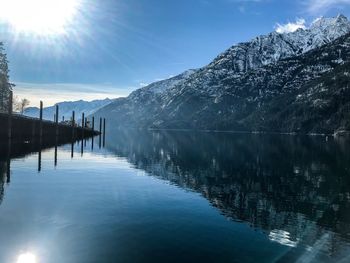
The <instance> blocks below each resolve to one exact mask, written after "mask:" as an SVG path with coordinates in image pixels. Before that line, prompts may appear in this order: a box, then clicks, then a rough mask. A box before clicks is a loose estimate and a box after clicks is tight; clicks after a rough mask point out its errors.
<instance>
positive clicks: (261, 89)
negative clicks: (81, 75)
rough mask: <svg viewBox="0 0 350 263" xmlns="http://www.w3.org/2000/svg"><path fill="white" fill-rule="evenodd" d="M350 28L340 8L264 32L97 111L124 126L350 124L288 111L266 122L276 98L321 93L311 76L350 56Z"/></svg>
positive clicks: (228, 127)
mask: <svg viewBox="0 0 350 263" xmlns="http://www.w3.org/2000/svg"><path fill="white" fill-rule="evenodd" d="M349 33H350V22H349V21H348V19H347V18H346V17H345V16H343V15H339V16H337V17H335V18H320V19H317V20H316V21H315V22H313V23H312V24H311V25H310V27H309V28H307V29H298V30H297V31H295V32H291V33H283V34H281V33H277V32H272V33H270V34H268V35H265V36H259V37H257V38H254V39H253V40H251V41H250V42H246V43H240V44H238V45H235V46H233V47H231V48H230V49H228V50H227V51H225V52H224V53H222V54H221V55H219V56H218V57H217V58H216V59H215V60H214V61H213V62H212V63H210V64H209V65H207V66H205V67H203V68H201V69H198V70H194V71H190V72H189V73H188V72H187V73H184V74H181V75H179V76H177V77H175V79H177V82H174V81H172V79H170V80H166V81H163V82H157V83H154V84H151V85H150V86H148V87H144V88H142V89H140V90H137V91H135V92H134V93H133V94H131V95H130V96H129V97H127V98H123V99H118V100H116V101H115V102H113V103H111V104H109V105H107V106H106V107H104V108H102V109H101V110H99V111H98V112H97V113H96V115H103V116H109V119H110V120H109V122H114V123H115V125H119V126H122V127H153V128H181V129H183V128H189V129H219V130H232V129H235V130H236V129H240V130H274V131H275V130H276V131H287V132H292V131H303V132H321V131H324V130H326V131H329V130H330V129H340V128H344V127H340V126H344V125H343V124H340V123H336V122H333V124H332V125H328V126H327V125H326V124H325V125H326V126H325V127H324V129H321V128H322V127H320V126H317V125H316V124H312V125H311V124H310V125H309V126H308V127H304V126H303V124H302V123H300V122H296V123H298V124H295V125H291V126H288V125H282V124H281V121H282V120H283V117H282V116H281V118H282V119H281V120H278V119H274V122H275V123H274V124H271V123H264V120H265V119H270V120H271V119H273V118H271V116H267V115H266V116H265V115H264V112H262V110H264V111H265V112H269V114H270V115H271V114H272V115H273V114H276V113H277V112H274V111H273V110H271V108H269V107H271V103H274V104H278V101H282V97H284V96H287V97H288V96H292V97H293V96H299V95H300V96H304V94H299V93H298V92H301V91H303V92H315V90H306V89H307V88H306V87H308V84H309V83H310V82H312V81H317V79H318V78H320V77H322V76H323V75H324V74H331V72H332V71H333V70H335V69H337V67H339V66H342V65H343V66H344V64H346V63H347V62H348V61H350V60H349ZM173 79H174V78H173ZM167 81H168V82H169V83H167ZM164 86H165V87H164ZM158 87H159V89H158ZM325 88H327V87H325ZM306 94H307V93H306ZM305 96H306V95H305ZM310 96H311V95H310ZM311 97H312V96H311ZM310 107H311V106H310ZM277 108H278V109H279V107H277ZM277 108H276V110H277ZM309 110H310V112H312V110H311V109H309ZM330 110H333V111H335V112H333V113H334V114H335V113H336V111H337V109H335V108H332V109H330ZM315 114H319V113H315ZM294 117H295V116H294ZM310 118H311V116H310ZM283 121H284V120H283ZM277 124H279V125H277ZM316 126H317V129H316V128H315V127H316ZM349 129H350V127H349Z"/></svg>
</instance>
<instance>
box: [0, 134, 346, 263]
mask: <svg viewBox="0 0 350 263" xmlns="http://www.w3.org/2000/svg"><path fill="white" fill-rule="evenodd" d="M94 141H95V144H96V143H97V147H96V145H95V149H94ZM105 146H106V149H105V150H103V151H102V150H101V148H102V147H103V145H101V139H99V138H95V139H94V140H92V141H91V140H88V141H84V142H78V143H72V144H71V145H67V146H63V148H64V150H65V151H67V152H69V151H71V157H72V158H75V157H79V155H83V154H84V151H89V152H90V153H91V152H93V151H94V152H95V154H99V155H102V156H103V155H109V156H117V157H123V158H126V160H127V161H128V162H129V163H130V164H132V166H133V168H136V169H139V170H142V171H145V174H146V175H150V176H152V177H156V178H158V179H161V180H164V181H165V182H169V183H171V184H173V185H176V186H178V187H180V188H183V189H185V190H187V191H190V192H196V193H200V194H201V195H202V196H203V197H205V198H206V199H207V200H208V201H209V202H210V204H211V205H212V206H213V207H215V208H216V209H217V210H218V211H219V212H220V213H221V214H222V215H223V216H225V217H226V218H228V219H230V220H232V221H234V222H236V223H237V222H238V223H243V224H248V225H249V226H250V227H251V228H253V229H255V230H257V231H262V232H263V233H264V235H266V237H268V239H269V240H270V241H271V242H275V243H278V244H281V245H283V246H286V247H290V248H291V249H290V250H288V252H287V253H285V254H284V255H283V256H282V258H278V260H276V262H296V261H298V262H313V261H312V259H315V258H316V254H317V260H318V261H320V262H321V261H324V262H331V261H332V260H334V262H347V260H349V258H348V250H349V247H350V246H349V244H350V154H349V150H348V149H349V146H350V144H349V142H348V141H347V140H345V139H333V138H328V139H326V138H324V137H299V136H284V135H251V134H230V133H204V132H202V133H200V132H179V131H176V132H175V131H161V132H160V131H135V130H133V131H130V130H129V131H122V130H117V131H109V133H108V134H107V141H106V145H105ZM12 150H13V149H12ZM79 153H80V154H79ZM77 155H78V156H77ZM13 158H16V156H14V155H13V154H11V152H8V153H7V154H6V153H1V159H0V179H1V184H0V186H1V187H0V202H1V201H2V200H3V198H4V195H5V188H6V185H8V184H11V172H10V170H11V168H10V166H11V159H13ZM53 162H54V164H55V165H58V167H59V165H60V162H59V156H57V146H56V147H55V151H54V156H53ZM38 171H39V172H40V171H41V154H38ZM204 220H205V219H204ZM204 249H205V248H204ZM320 251H322V254H321V255H319V252H320Z"/></svg>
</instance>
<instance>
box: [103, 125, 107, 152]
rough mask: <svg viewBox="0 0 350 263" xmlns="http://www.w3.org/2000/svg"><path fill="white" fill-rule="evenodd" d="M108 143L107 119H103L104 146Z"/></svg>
mask: <svg viewBox="0 0 350 263" xmlns="http://www.w3.org/2000/svg"><path fill="white" fill-rule="evenodd" d="M105 145H106V119H103V147H105Z"/></svg>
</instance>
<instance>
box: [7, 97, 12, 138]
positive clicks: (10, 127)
mask: <svg viewBox="0 0 350 263" xmlns="http://www.w3.org/2000/svg"><path fill="white" fill-rule="evenodd" d="M12 103H13V91H10V97H9V106H8V127H7V137H8V139H9V140H11V138H12V109H13V108H12V107H13V105H12Z"/></svg>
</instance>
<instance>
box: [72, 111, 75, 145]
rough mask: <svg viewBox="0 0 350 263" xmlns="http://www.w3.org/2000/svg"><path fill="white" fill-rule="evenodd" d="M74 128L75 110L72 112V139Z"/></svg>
mask: <svg viewBox="0 0 350 263" xmlns="http://www.w3.org/2000/svg"><path fill="white" fill-rule="evenodd" d="M74 130H75V111H73V112H72V141H73V140H74V136H75V133H74Z"/></svg>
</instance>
